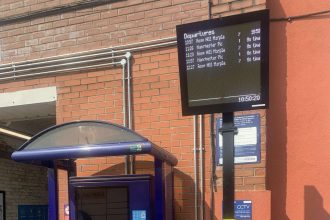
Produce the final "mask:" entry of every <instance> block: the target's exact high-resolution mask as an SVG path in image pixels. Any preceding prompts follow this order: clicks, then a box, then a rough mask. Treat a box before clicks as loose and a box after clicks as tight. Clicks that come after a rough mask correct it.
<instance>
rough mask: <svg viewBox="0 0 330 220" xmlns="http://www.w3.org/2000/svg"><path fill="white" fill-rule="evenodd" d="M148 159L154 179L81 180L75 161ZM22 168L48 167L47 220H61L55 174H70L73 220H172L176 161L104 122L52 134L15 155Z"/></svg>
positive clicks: (111, 177)
mask: <svg viewBox="0 0 330 220" xmlns="http://www.w3.org/2000/svg"><path fill="white" fill-rule="evenodd" d="M136 154H149V155H152V156H153V157H154V173H153V174H152V175H151V174H139V175H137V174H131V175H95V176H87V177H86V176H83V177H80V176H77V165H76V160H77V159H79V158H88V157H105V156H120V155H136ZM12 159H13V160H15V161H18V162H24V163H32V164H35V165H39V166H46V167H48V198H49V219H50V220H57V219H59V212H58V210H59V207H58V204H59V192H58V177H57V170H58V169H64V170H66V171H67V173H68V184H67V185H68V198H69V201H68V203H69V219H70V220H112V219H113V220H156V219H157V220H172V219H173V166H175V165H176V164H177V159H176V158H175V157H174V156H173V155H172V154H171V153H169V152H167V151H165V150H164V149H162V148H161V147H159V146H156V145H155V144H153V143H152V142H150V141H149V140H148V139H146V138H144V137H142V136H141V135H139V134H137V133H135V132H134V131H132V130H129V129H127V128H125V127H122V126H120V125H116V124H112V123H108V122H102V121H79V122H70V123H65V124H61V125H56V126H54V127H51V128H48V129H46V130H44V131H42V132H41V133H39V134H37V135H35V136H34V137H32V138H31V139H30V140H29V141H28V142H26V143H25V144H24V145H23V146H22V147H21V148H19V149H18V150H17V151H16V152H14V153H13V154H12Z"/></svg>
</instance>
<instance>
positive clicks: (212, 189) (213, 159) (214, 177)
mask: <svg viewBox="0 0 330 220" xmlns="http://www.w3.org/2000/svg"><path fill="white" fill-rule="evenodd" d="M207 6H208V19H212V0H208V2H207ZM213 123H214V114H210V138H211V143H210V145H211V178H210V179H211V181H210V182H211V184H210V185H211V202H210V203H211V207H210V220H213V219H214V190H216V189H214V182H215V181H216V176H215V170H216V166H215V144H214V137H215V136H214V127H213V126H214V125H213Z"/></svg>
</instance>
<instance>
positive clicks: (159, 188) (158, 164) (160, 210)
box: [154, 158, 165, 220]
mask: <svg viewBox="0 0 330 220" xmlns="http://www.w3.org/2000/svg"><path fill="white" fill-rule="evenodd" d="M154 187H155V217H156V218H155V219H157V220H165V213H164V207H165V206H164V202H165V198H164V190H163V189H164V182H163V161H161V160H159V159H156V158H155V186H154Z"/></svg>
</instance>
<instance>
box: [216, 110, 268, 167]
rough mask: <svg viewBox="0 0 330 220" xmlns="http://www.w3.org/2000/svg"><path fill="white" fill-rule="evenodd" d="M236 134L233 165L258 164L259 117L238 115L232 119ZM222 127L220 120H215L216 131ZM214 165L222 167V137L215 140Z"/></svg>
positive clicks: (255, 115)
mask: <svg viewBox="0 0 330 220" xmlns="http://www.w3.org/2000/svg"><path fill="white" fill-rule="evenodd" d="M234 123H235V126H236V127H237V129H238V134H237V135H235V139H234V145H235V159H234V160H235V164H246V163H259V162H260V145H261V144H260V142H261V141H260V116H259V114H251V115H240V116H235V117H234ZM221 127H222V118H217V130H219V129H220V128H221ZM216 144H217V147H216V161H217V162H216V163H217V165H218V166H220V165H222V161H223V160H222V144H223V143H222V135H221V132H218V135H217V138H216Z"/></svg>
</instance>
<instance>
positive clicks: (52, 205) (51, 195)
mask: <svg viewBox="0 0 330 220" xmlns="http://www.w3.org/2000/svg"><path fill="white" fill-rule="evenodd" d="M48 204H49V206H48V211H49V214H48V215H49V220H58V196H57V174H56V168H48Z"/></svg>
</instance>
